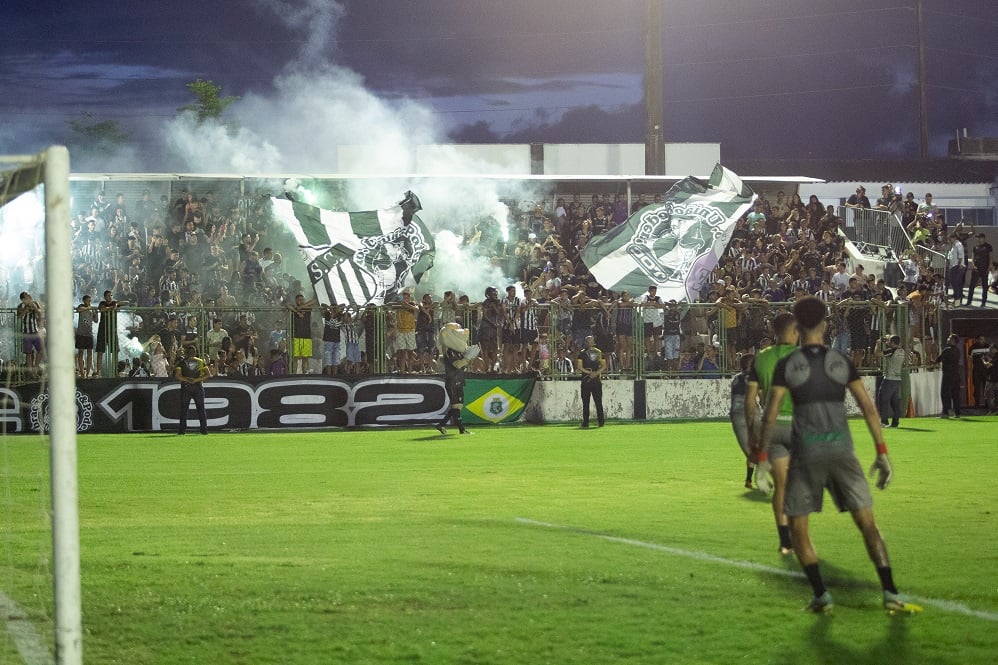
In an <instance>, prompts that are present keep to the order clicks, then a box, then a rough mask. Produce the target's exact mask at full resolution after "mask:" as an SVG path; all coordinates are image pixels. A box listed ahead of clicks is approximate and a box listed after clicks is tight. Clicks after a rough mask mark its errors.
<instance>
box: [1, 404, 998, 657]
mask: <svg viewBox="0 0 998 665" xmlns="http://www.w3.org/2000/svg"><path fill="white" fill-rule="evenodd" d="M996 425H998V419H996V418H967V419H964V420H962V421H939V420H934V419H919V420H909V421H904V423H903V427H902V429H900V430H891V431H888V432H887V433H886V434H887V442H888V445H889V446H890V448H891V457H892V460H893V462H894V466H895V470H896V475H895V481H894V484H893V485H892V486H891V487H890V488H889V489H888V490H887V491H886V492H876V491H875V492H876V493H875V500H876V505H875V510H876V514H877V518H878V521H879V523H880V526H881V529H882V531H883V533H884V536H885V539H886V541H887V544H888V548H889V550H890V553H891V557H892V560H893V564H894V570H895V578H896V580H897V582H898V584H899V586H900V588H901V590H902V592H904V593H906V595H909V596H911V597H914V598H915V599H916V600H918V601H919V602H922V603H923V604H924V605H925V612H924V613H923V614H921V615H918V616H914V617H907V618H901V617H889V616H887V615H886V614H885V613H884V612H883V611H882V610H881V609H880V602H879V601H880V594H879V586H878V584H877V582H876V574H875V571H874V569H873V566H872V564H870V563H869V561H868V559H867V557H866V553H865V550H864V548H863V544H862V541H861V539H860V537H859V534H858V532H857V531H856V530H855V527H854V526H853V525H852V522H851V520H850V519H849V517H848V516H845V515H839V514H837V513H835V512H834V511H833V510H830V509H829V508H828V507H826V512H825V513H823V514H821V515H817V516H815V517H814V519H813V522H812V535H813V537H814V540H815V543H816V546H817V548H818V551H819V554H820V555H821V556H822V560H823V570H824V572H825V576H826V581H827V582H828V583H829V587H830V589H831V591H832V593H833V595H834V596H835V599H836V603H837V605H836V609H835V612H834V614H833V615H832V616H831V617H816V616H812V615H809V614H806V613H804V612H801V607H803V605H804V604H805V603H806V602H807V600H808V599H809V597H810V588H809V587H808V585H807V584H806V582H805V581H804V580H803V579H802V578H801V577H800V576H799V573H798V570H799V569H798V566H797V563H796V561H794V560H787V559H783V560H781V558H780V556H779V555H778V554H777V552H776V549H777V539H776V533H775V528H774V527H773V521H772V516H771V513H770V509H769V505H768V501H767V499H766V498H765V497H764V496H762V495H761V494H760V493H758V492H757V491H748V490H745V489H744V488H743V487H742V481H743V475H744V466H743V462H742V459H741V454H740V452H739V450H738V447H737V445H736V444H735V442H734V438H733V436H732V435H731V430H730V427H729V425H728V424H727V423H721V422H708V423H702V422H687V423H672V424H616V423H610V424H609V425H608V426H607V427H606V428H604V429H602V430H600V429H593V430H585V431H583V430H579V429H577V428H575V427H569V426H546V427H527V426H522V427H505V428H497V427H493V428H480V429H478V430H476V435H475V436H470V437H459V436H457V435H454V436H450V437H447V438H444V437H441V436H438V435H437V433H436V432H435V431H434V430H432V429H429V428H427V429H419V430H414V429H413V430H388V431H358V432H326V433H300V432H299V433H217V434H211V435H210V436H207V437H202V436H199V435H193V436H192V435H188V436H186V437H177V436H173V435H166V434H152V435H138V434H133V435H114V436H81V437H80V439H79V471H80V519H81V543H82V570H83V578H82V584H83V614H84V658H85V661H86V662H87V663H95V664H97V663H100V664H111V663H122V664H127V665H138V664H144V663H161V664H164V665H166V664H169V665H175V664H179V663H210V664H213V665H220V664H227V663H245V664H254V665H257V664H262V663H296V664H297V663H315V664H329V663H502V664H506V663H517V664H520V663H525V664H526V663H530V664H533V663H594V664H599V663H739V662H744V663H752V664H762V663H781V664H782V663H786V664H796V663H837V664H838V663H850V664H851V663H953V664H957V663H959V664H967V663H991V662H995V661H996V659H998V555H996V552H995V546H996V543H995V539H996V536H995V534H996V532H998V531H996V511H998V488H996V484H995V482H994V475H995V469H996V468H998V463H996V462H998V449H996V446H998V436H996ZM853 429H854V433H855V434H856V440H857V448H858V450H859V451H860V460H861V461H862V462H863V463H864V465H868V464H869V463H870V462H871V461H872V457H873V451H872V447H873V446H872V444H871V443H870V441H869V436H868V435H867V434H866V432H865V429H864V426H863V423H862V422H861V421H855V422H853ZM4 465H5V474H4V475H5V491H4V498H3V502H4V506H3V518H2V525H3V534H4V535H3V556H4V573H3V576H2V581H0V587H2V588H0V590H2V591H3V592H4V593H5V594H6V595H7V596H9V597H10V598H11V599H12V600H13V601H14V602H16V603H17V604H18V605H19V606H20V607H21V608H22V609H23V610H24V611H25V612H26V613H27V614H28V617H29V619H30V623H31V624H33V625H34V628H35V629H36V630H37V633H38V635H39V636H40V639H41V640H42V641H44V642H45V643H47V646H48V648H49V649H51V632H52V623H51V616H52V602H51V588H50V587H51V573H50V570H49V567H50V566H49V563H48V561H49V553H48V552H49V548H50V546H49V542H50V541H49V539H50V536H49V530H48V525H47V510H48V508H47V507H48V505H49V488H48V481H47V476H48V452H47V449H46V447H45V442H44V441H43V440H41V439H39V438H37V437H35V438H28V437H13V438H6V439H4ZM12 623H13V622H12V621H11V620H10V619H8V621H7V626H8V629H10V628H11V624H12ZM4 635H5V638H4V640H3V645H2V648H0V663H5V664H6V663H21V662H22V657H21V656H20V655H19V654H18V651H17V649H16V648H15V646H14V644H13V641H12V639H11V637H10V634H9V632H5V633H4Z"/></svg>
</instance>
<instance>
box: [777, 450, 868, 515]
mask: <svg viewBox="0 0 998 665" xmlns="http://www.w3.org/2000/svg"><path fill="white" fill-rule="evenodd" d="M825 489H827V490H828V493H829V494H830V495H831V496H832V501H834V502H835V506H836V508H838V509H839V511H840V512H845V511H847V510H848V511H851V510H859V509H861V508H869V507H870V506H872V505H873V496H872V495H871V494H870V484H869V483H868V482H867V481H866V476H865V475H864V474H863V468H862V467H861V466H860V465H859V460H857V459H856V456H855V455H854V454H852V452H848V453H842V454H839V455H828V456H820V457H814V458H811V459H809V460H808V461H806V462H803V461H801V459H800V457H799V456H798V457H791V458H790V470H789V471H788V472H787V494H786V497H785V498H784V500H783V512H784V513H786V514H787V515H788V516H790V517H800V516H803V515H808V514H810V513H820V512H821V505H822V500H823V499H824V496H825Z"/></svg>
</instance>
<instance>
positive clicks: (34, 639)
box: [0, 591, 55, 665]
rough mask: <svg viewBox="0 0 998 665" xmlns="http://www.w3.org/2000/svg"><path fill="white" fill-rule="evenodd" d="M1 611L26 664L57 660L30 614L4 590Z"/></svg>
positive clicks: (49, 664)
mask: <svg viewBox="0 0 998 665" xmlns="http://www.w3.org/2000/svg"><path fill="white" fill-rule="evenodd" d="M0 612H3V614H4V616H5V617H6V624H7V633H8V634H9V635H10V638H11V639H12V640H13V641H14V645H15V646H16V647H17V652H18V653H19V654H21V659H22V660H23V661H24V665H52V663H54V662H55V660H54V659H53V658H52V654H51V653H49V650H48V647H46V646H45V644H44V642H42V637H41V635H39V634H38V631H37V630H35V627H34V626H33V625H32V624H31V621H30V620H29V619H28V615H27V614H25V612H24V610H22V609H21V608H20V607H19V606H18V604H17V603H15V602H14V601H13V600H11V599H10V597H9V596H8V595H7V594H5V593H3V592H2V591H0Z"/></svg>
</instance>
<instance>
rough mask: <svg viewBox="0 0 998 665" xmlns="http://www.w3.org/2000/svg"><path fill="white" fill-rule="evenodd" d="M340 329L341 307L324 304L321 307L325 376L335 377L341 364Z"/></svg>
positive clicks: (341, 326)
mask: <svg viewBox="0 0 998 665" xmlns="http://www.w3.org/2000/svg"><path fill="white" fill-rule="evenodd" d="M342 329H343V307H342V306H341V305H328V304H324V305H323V306H322V373H323V374H325V375H326V376H336V374H337V373H338V372H339V368H340V365H341V364H342V357H341V351H342V349H341V340H342Z"/></svg>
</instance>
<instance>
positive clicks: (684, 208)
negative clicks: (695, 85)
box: [582, 164, 755, 302]
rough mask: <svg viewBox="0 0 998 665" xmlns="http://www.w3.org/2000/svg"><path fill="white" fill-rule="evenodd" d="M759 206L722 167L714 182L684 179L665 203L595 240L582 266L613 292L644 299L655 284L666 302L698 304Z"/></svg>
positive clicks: (717, 169)
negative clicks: (739, 225)
mask: <svg viewBox="0 0 998 665" xmlns="http://www.w3.org/2000/svg"><path fill="white" fill-rule="evenodd" d="M754 200H755V193H754V192H753V191H752V190H751V189H749V187H748V186H746V185H745V184H743V183H742V181H741V178H739V177H738V176H737V175H735V174H734V173H733V172H731V171H729V170H728V169H726V168H724V167H723V166H721V165H720V164H718V165H717V166H715V167H714V172H713V173H712V174H711V176H710V180H709V181H706V182H705V181H703V180H701V179H699V178H694V177H692V176H690V177H688V178H684V179H683V180H681V181H679V182H677V183H676V184H675V185H673V186H672V189H670V190H669V191H668V193H667V194H666V195H665V198H664V199H663V201H662V202H661V203H659V204H654V205H650V206H646V207H644V208H642V209H641V210H638V211H637V212H635V213H634V214H633V215H631V216H630V217H629V218H628V219H627V221H626V222H625V223H623V224H621V225H620V226H617V227H615V228H614V229H613V230H611V231H609V232H608V233H606V234H605V235H602V236H597V237H595V238H593V239H592V240H591V241H589V244H587V245H586V247H585V248H584V249H583V250H582V260H583V262H584V263H585V264H586V266H588V267H589V272H591V273H592V274H593V276H594V277H595V278H596V281H597V282H599V283H600V285H601V286H602V287H603V288H605V289H608V290H610V291H618V292H619V291H629V292H630V293H632V294H635V295H639V294H642V293H644V292H645V291H646V290H647V289H648V286H649V285H650V284H655V285H656V286H658V295H659V296H660V297H662V298H663V299H665V300H672V299H675V300H677V301H679V302H683V301H693V300H695V299H696V298H697V297H698V296H699V294H700V290H701V289H702V288H703V285H704V283H705V282H706V281H707V280H708V278H709V277H710V273H711V271H712V270H713V269H714V267H715V266H716V265H717V261H718V259H719V258H720V256H721V254H722V253H723V252H724V248H725V247H726V246H727V244H728V241H729V240H731V233H732V231H733V230H734V226H735V222H736V221H738V218H739V217H741V216H742V215H743V214H745V212H746V211H747V210H748V209H749V208H750V207H751V205H752V201H754Z"/></svg>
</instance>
